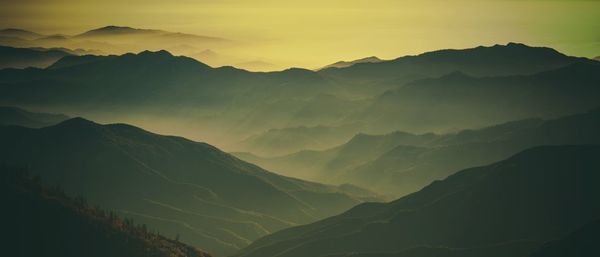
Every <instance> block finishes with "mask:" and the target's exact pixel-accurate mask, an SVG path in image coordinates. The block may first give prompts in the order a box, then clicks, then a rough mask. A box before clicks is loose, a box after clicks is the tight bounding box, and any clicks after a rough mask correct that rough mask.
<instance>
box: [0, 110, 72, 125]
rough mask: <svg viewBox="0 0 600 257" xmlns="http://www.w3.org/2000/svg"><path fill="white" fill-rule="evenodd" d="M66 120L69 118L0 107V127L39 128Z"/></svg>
mask: <svg viewBox="0 0 600 257" xmlns="http://www.w3.org/2000/svg"><path fill="white" fill-rule="evenodd" d="M67 119H69V117H68V116H66V115H62V114H52V113H38V112H30V111H26V110H23V109H21V108H16V107H9V106H0V125H18V126H24V127H30V128H41V127H46V126H50V125H55V124H57V123H59V122H62V121H65V120H67Z"/></svg>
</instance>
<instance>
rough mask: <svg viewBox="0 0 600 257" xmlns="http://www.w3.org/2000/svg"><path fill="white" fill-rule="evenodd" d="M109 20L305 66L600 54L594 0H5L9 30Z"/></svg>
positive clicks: (2, 19)
mask: <svg viewBox="0 0 600 257" xmlns="http://www.w3.org/2000/svg"><path fill="white" fill-rule="evenodd" d="M106 25H120V26H131V27H136V28H152V29H162V30H168V31H176V32H184V33H192V34H200V35H208V36H216V37H223V38H227V39H231V40H235V41H237V42H241V43H243V45H244V46H246V47H244V51H245V52H244V54H246V55H250V56H252V58H254V59H256V60H262V61H265V62H272V63H278V64H281V65H285V66H296V67H305V68H316V67H320V66H323V65H326V64H329V63H332V62H336V61H339V60H352V59H358V58H362V57H366V56H378V57H380V58H384V59H391V58H396V57H399V56H404V55H411V54H418V53H422V52H425V51H431V50H437V49H445V48H468V47H474V46H478V45H493V44H505V43H508V42H520V43H526V44H530V45H536V46H549V47H553V48H555V49H557V50H559V51H561V52H564V53H566V54H569V55H576V56H585V57H595V56H599V55H600V1H596V0H587V1H577V0H574V1H571V0H520V1H515V0H477V1H476V0H445V1H441V0H419V1H415V0H304V1H298V0H292V1H290V0H171V1H165V0H130V1H123V0H96V1H92V0H0V27H3V28H8V27H16V28H23V29H28V30H32V31H36V32H39V33H46V34H55V33H59V34H78V33H81V32H84V31H86V30H89V29H92V28H98V27H102V26H106Z"/></svg>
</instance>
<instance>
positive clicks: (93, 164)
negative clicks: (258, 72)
mask: <svg viewBox="0 0 600 257" xmlns="http://www.w3.org/2000/svg"><path fill="white" fill-rule="evenodd" d="M0 162H6V163H9V164H14V165H20V166H24V167H28V168H29V169H30V170H31V171H32V172H33V173H35V174H39V175H41V177H42V178H43V179H44V181H47V182H48V183H51V184H60V185H62V186H63V187H64V188H65V189H66V191H67V192H69V193H73V194H81V195H83V196H85V197H86V198H88V199H89V200H90V201H91V202H93V203H97V204H101V205H102V206H106V207H107V208H111V209H115V210H118V211H119V212H120V213H121V214H123V215H126V216H130V217H135V218H136V220H141V221H142V222H144V223H147V224H149V225H150V226H151V227H153V228H158V229H159V230H160V231H161V232H164V233H165V234H167V235H170V236H174V235H175V234H177V233H179V234H181V236H182V241H184V242H186V243H189V244H192V245H197V246H202V247H203V248H204V249H207V250H208V251H209V252H211V253H212V254H215V255H216V256H223V255H226V254H228V253H232V252H233V251H234V250H237V249H240V248H242V247H244V246H246V245H248V244H249V243H250V242H251V241H253V240H255V239H256V238H259V237H261V236H264V235H266V234H268V233H271V232H274V231H277V230H279V229H282V228H285V227H289V226H291V225H294V224H303V223H307V222H312V221H315V220H318V219H321V218H324V217H327V216H331V215H334V214H337V213H340V212H341V211H344V210H346V209H348V208H350V207H352V206H354V205H356V204H357V203H359V202H361V199H360V198H359V197H353V196H351V195H350V194H347V193H345V192H344V191H343V189H340V188H336V187H332V186H326V185H322V184H317V183H312V182H306V181H302V180H298V179H292V178H287V177H282V176H278V175H275V174H273V173H269V172H268V171H265V170H263V169H261V168H259V167H257V166H254V165H252V164H249V163H246V162H243V161H240V160H238V159H236V158H235V157H233V156H231V155H229V154H227V153H224V152H221V151H220V150H218V149H217V148H215V147H213V146H211V145H208V144H204V143H197V142H193V141H189V140H187V139H184V138H180V137H172V136H161V135H156V134H153V133H150V132H147V131H144V130H141V129H139V128H136V127H133V126H129V125H124V124H113V125H100V124H96V123H93V122H91V121H88V120H85V119H81V118H75V119H70V120H67V121H65V122H62V123H60V124H58V125H55V126H51V127H45V128H41V129H28V128H24V127H17V126H7V127H1V128H0Z"/></svg>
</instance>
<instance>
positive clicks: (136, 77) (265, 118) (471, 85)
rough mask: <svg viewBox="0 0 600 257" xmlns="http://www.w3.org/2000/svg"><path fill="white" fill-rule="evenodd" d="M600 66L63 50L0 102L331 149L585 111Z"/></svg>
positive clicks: (16, 74) (525, 57)
mask: <svg viewBox="0 0 600 257" xmlns="http://www.w3.org/2000/svg"><path fill="white" fill-rule="evenodd" d="M484 57H485V58H484ZM413 64H414V65H413ZM371 69H372V70H373V71H372V72H371V71H370V70H371ZM384 71H385V74H381V76H379V75H378V74H377V72H384ZM456 71H459V72H456ZM598 71H600V64H598V63H597V62H594V61H591V60H588V59H583V58H575V57H569V56H565V55H563V54H561V53H559V52H556V51H555V50H553V49H549V48H541V47H529V46H525V45H521V44H508V45H505V46H500V45H496V46H491V47H478V48H473V49H464V50H443V51H436V52H431V53H425V54H422V55H419V56H410V57H402V58H398V59H396V60H391V61H384V62H379V63H361V64H356V65H353V66H351V67H347V68H335V69H325V70H321V71H319V72H314V71H310V70H304V69H297V68H294V69H288V70H285V71H281V72H267V73H257V72H248V71H244V70H239V69H235V68H232V67H221V68H211V67H210V66H207V65H205V64H203V63H200V62H197V61H195V60H193V59H191V58H186V57H181V56H173V55H171V54H170V53H168V52H166V51H159V52H149V51H146V52H141V53H139V54H125V55H121V56H67V57H64V58H62V59H61V60H59V61H58V62H56V63H55V64H53V65H52V66H50V67H48V68H46V69H29V70H2V71H0V92H1V93H2V96H1V97H0V103H2V104H5V105H17V106H24V107H28V106H33V105H36V106H44V107H47V108H50V109H49V110H52V111H54V112H60V113H66V114H69V115H72V116H77V115H79V116H81V115H83V116H86V117H92V118H94V119H100V120H108V121H123V122H127V123H132V124H135V125H140V126H143V127H147V128H149V129H152V130H154V131H159V132H162V133H169V134H179V135H184V136H187V137H190V138H193V139H197V140H203V141H211V142H218V145H219V146H221V147H226V150H228V151H249V152H253V151H256V152H257V153H260V154H261V155H273V154H274V153H280V154H281V153H292V152H295V151H298V150H302V149H306V148H304V147H311V148H319V149H325V148H327V147H332V146H335V144H339V142H343V141H346V140H348V139H350V137H351V136H352V135H354V134H356V133H359V132H363V133H371V134H373V133H375V134H382V133H390V132H393V131H397V130H403V131H407V132H411V133H427V132H438V133H439V132H448V131H456V130H460V129H465V128H476V127H484V126H491V125H494V124H498V123H501V122H508V121H512V120H518V119H524V118H529V117H542V118H552V117H559V116H563V115H568V114H573V113H577V112H582V111H586V110H589V109H591V108H595V107H598V101H596V100H597V99H598V98H600V97H599V90H598V89H597V87H596V85H597V84H598V81H599V80H600V79H599V75H598V74H600V72H598ZM346 72H348V74H347V75H348V76H346V75H345V73H346ZM360 74H364V76H361V75H360ZM411 74H412V75H411ZM414 74H419V75H418V76H413V75H414ZM409 78H410V79H409ZM411 79H412V80H411ZM365 83H366V84H368V85H370V86H365ZM440 99H441V100H440ZM74 110H76V111H74ZM99 110H101V111H99ZM412 110H419V112H418V113H420V114H419V115H416V114H415V113H417V112H414V111H412ZM117 113H118V114H117ZM156 120H160V121H161V122H155V121H156ZM178 124H186V126H178ZM356 124H359V125H356ZM299 127H308V128H332V129H335V128H342V129H338V131H339V135H340V137H339V138H336V139H335V140H331V141H329V142H327V140H325V139H324V138H326V137H327V136H326V133H322V132H323V131H324V130H323V129H306V130H297V129H293V128H299ZM199 131H202V133H199ZM288 131H289V134H288ZM274 132H276V133H274ZM282 132H283V133H282ZM294 133H295V134H294ZM298 133H300V134H298ZM269 134H273V135H274V136H275V137H273V136H271V135H269ZM288 135H289V136H288ZM342 137H343V138H342ZM295 138H306V140H295ZM307 140H312V141H315V142H325V143H326V144H329V145H316V144H312V143H307ZM270 141H271V142H284V143H280V144H279V145H280V146H284V147H278V146H277V145H276V144H277V143H271V142H270ZM289 142H294V143H289ZM271 145H272V146H273V147H272V149H268V148H269V146H271ZM309 149H310V148H309Z"/></svg>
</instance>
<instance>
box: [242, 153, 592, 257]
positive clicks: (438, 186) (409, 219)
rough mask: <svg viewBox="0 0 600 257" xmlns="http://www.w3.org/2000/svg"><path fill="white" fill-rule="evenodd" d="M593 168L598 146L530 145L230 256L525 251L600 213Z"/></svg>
mask: <svg viewBox="0 0 600 257" xmlns="http://www.w3.org/2000/svg"><path fill="white" fill-rule="evenodd" d="M599 169H600V147H599V146H544V147H536V148H533V149H529V150H526V151H523V152H521V153H519V154H517V155H515V156H513V157H511V158H509V159H507V160H504V161H501V162H498V163H494V164H492V165H488V166H483V167H478V168H470V169H466V170H463V171H461V172H458V173H456V174H454V175H452V176H450V177H448V178H447V179H445V180H442V181H436V182H434V183H432V184H430V185H429V186H427V187H425V188H423V189H422V190H421V191H419V192H417V193H414V194H411V195H409V196H406V197H403V198H400V199H398V200H396V201H393V202H390V203H386V204H379V203H374V204H371V203H367V204H362V205H359V206H357V207H355V208H353V209H351V210H350V211H348V212H346V213H344V214H341V215H338V216H335V217H332V218H328V219H325V220H322V221H319V222H316V223H313V224H310V225H305V226H299V227H294V228H290V229H286V230H283V231H280V232H277V233H274V234H272V235H269V236H267V237H264V238H261V239H259V240H257V241H256V242H254V243H253V244H252V245H250V246H249V247H247V248H245V249H244V250H242V251H241V252H239V253H238V254H237V255H235V256H244V257H254V256H280V257H304V256H315V257H318V256H372V257H375V256H407V257H408V256H423V257H429V256H512V257H520V256H523V257H525V256H529V255H530V254H531V253H532V252H534V251H535V250H536V249H537V248H539V247H540V246H541V245H543V243H545V242H547V241H551V240H555V239H559V238H563V237H565V236H567V235H568V234H569V233H571V232H573V231H575V230H576V229H578V228H579V227H581V226H583V225H585V224H588V223H590V222H593V221H596V220H598V218H599V217H600V188H599V187H598V186H597V184H598V183H600V173H598V172H597V171H598V170H599ZM457 251H458V252H457ZM500 253H503V254H500ZM572 254H573V252H570V253H569V254H568V255H572ZM583 256H587V255H583Z"/></svg>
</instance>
